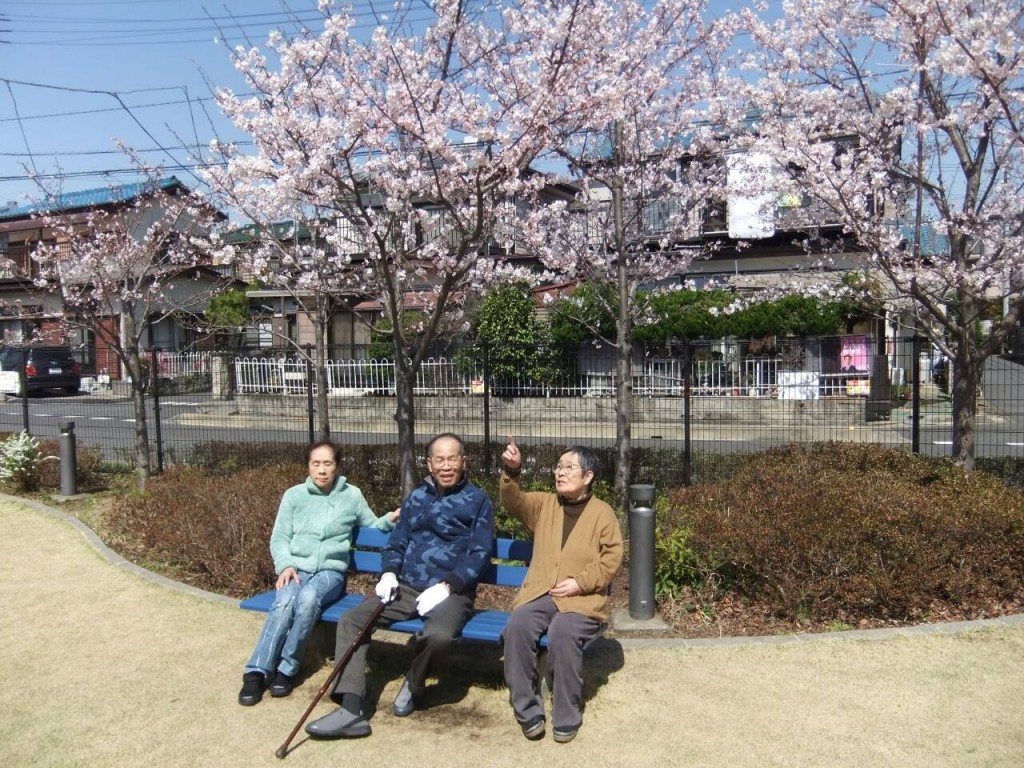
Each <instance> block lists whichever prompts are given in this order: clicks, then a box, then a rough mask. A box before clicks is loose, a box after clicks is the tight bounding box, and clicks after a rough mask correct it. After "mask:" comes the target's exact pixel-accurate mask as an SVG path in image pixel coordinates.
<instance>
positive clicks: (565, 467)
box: [555, 464, 582, 475]
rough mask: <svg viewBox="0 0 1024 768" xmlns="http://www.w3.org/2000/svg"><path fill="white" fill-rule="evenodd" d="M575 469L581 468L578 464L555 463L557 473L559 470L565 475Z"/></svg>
mask: <svg viewBox="0 0 1024 768" xmlns="http://www.w3.org/2000/svg"><path fill="white" fill-rule="evenodd" d="M577 469H582V467H580V465H579V464H556V465H555V474H556V475H557V474H558V473H559V472H564V473H565V474H567V475H571V474H572V473H573V472H575V471H576V470H577Z"/></svg>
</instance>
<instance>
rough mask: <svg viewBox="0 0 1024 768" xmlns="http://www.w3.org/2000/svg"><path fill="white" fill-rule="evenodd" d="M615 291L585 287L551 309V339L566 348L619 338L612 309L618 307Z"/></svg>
mask: <svg viewBox="0 0 1024 768" xmlns="http://www.w3.org/2000/svg"><path fill="white" fill-rule="evenodd" d="M617 304H618V299H617V298H616V295H615V288H614V287H612V286H611V285H607V284H601V283H581V284H580V285H578V286H577V287H576V288H574V289H573V290H572V291H571V292H570V293H569V295H568V296H566V297H564V298H561V299H558V300H557V301H556V302H555V303H554V304H553V306H552V308H551V339H552V341H554V342H555V344H558V345H560V346H562V347H570V346H576V345H578V344H582V343H584V342H586V341H591V340H593V339H601V338H604V339H607V338H613V337H614V336H615V318H614V317H613V315H612V313H611V312H610V311H609V310H608V307H614V306H617Z"/></svg>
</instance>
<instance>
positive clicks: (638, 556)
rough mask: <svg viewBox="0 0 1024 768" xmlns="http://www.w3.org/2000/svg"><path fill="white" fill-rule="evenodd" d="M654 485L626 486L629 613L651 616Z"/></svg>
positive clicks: (634, 616) (641, 617)
mask: <svg viewBox="0 0 1024 768" xmlns="http://www.w3.org/2000/svg"><path fill="white" fill-rule="evenodd" d="M654 608H655V604H654V486H653V485H642V484H636V485H631V486H629V617H630V618H631V619H641V620H643V619H653V618H654Z"/></svg>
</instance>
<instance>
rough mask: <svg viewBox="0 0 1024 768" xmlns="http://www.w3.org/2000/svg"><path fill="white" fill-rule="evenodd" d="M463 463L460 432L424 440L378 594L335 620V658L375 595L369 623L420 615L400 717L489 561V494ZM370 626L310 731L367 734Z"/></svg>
mask: <svg viewBox="0 0 1024 768" xmlns="http://www.w3.org/2000/svg"><path fill="white" fill-rule="evenodd" d="M466 465H467V460H466V453H465V445H464V444H463V442H462V439H461V438H460V437H459V436H458V435H454V434H452V433H450V432H446V433H444V434H440V435H438V436H437V437H435V438H434V439H433V440H431V441H430V443H429V444H428V445H427V467H428V469H429V470H430V476H429V477H428V478H427V479H426V480H425V481H424V482H423V484H422V485H420V486H419V487H418V488H417V489H416V490H414V491H413V492H412V493H411V494H409V496H408V497H407V498H406V500H405V502H404V503H403V504H402V514H401V516H400V517H399V519H398V523H397V525H396V526H395V530H394V531H392V533H391V536H390V538H389V539H388V545H387V549H385V550H384V552H383V555H382V558H381V560H382V565H381V570H382V573H381V577H380V581H379V582H378V583H377V586H376V589H375V590H374V591H375V592H376V594H375V595H373V596H370V597H367V598H366V599H365V600H364V601H363V602H362V603H361V604H360V605H358V606H357V607H355V608H353V609H352V610H351V611H349V612H348V613H346V614H345V615H344V616H343V617H342V619H341V621H340V622H339V623H338V634H337V643H336V650H335V656H336V658H337V657H341V656H342V655H343V654H344V653H345V650H346V649H347V648H348V646H349V645H350V644H351V643H352V641H353V640H354V639H355V637H356V636H357V635H358V634H359V630H360V628H361V627H362V626H363V625H364V624H365V623H366V622H367V621H368V620H369V618H370V615H371V614H372V613H373V612H374V610H376V608H377V606H379V605H380V604H381V602H383V603H384V604H385V608H384V612H383V613H382V614H381V615H380V618H379V619H378V620H377V623H376V625H375V626H378V627H387V626H389V625H390V624H392V623H393V622H396V621H402V620H404V619H410V618H413V617H414V616H416V615H419V616H422V617H423V631H422V632H419V633H418V634H416V636H415V638H414V644H415V656H414V657H413V660H412V666H411V667H410V669H409V672H408V674H407V675H406V677H405V681H404V682H403V683H402V688H401V690H399V692H398V696H396V697H395V702H394V705H393V706H392V711H393V712H394V713H395V715H397V716H398V717H406V716H408V715H411V714H412V713H413V712H414V711H415V709H416V697H417V695H419V694H420V693H421V692H422V690H423V687H424V684H425V682H426V679H427V675H428V673H429V672H430V670H431V668H437V665H436V662H437V660H438V659H439V658H440V657H442V656H443V654H444V653H445V652H446V651H447V649H448V648H449V646H451V644H452V643H453V642H454V640H455V638H457V637H458V636H459V634H460V633H461V632H462V627H463V626H464V625H465V623H466V622H467V621H468V620H469V617H470V613H471V612H472V609H473V599H474V597H475V596H476V586H477V582H478V581H479V579H480V575H481V574H482V573H483V571H484V569H485V568H486V567H487V565H488V563H489V562H490V557H491V547H492V540H493V538H494V508H493V506H492V505H491V499H490V497H489V496H488V495H487V494H486V493H484V492H483V491H482V490H480V489H479V488H477V487H476V486H475V485H473V484H472V483H470V482H469V481H468V480H467V479H466ZM369 634H372V632H371V633H369ZM369 634H368V635H367V637H366V638H365V639H364V640H363V642H362V643H361V644H360V645H359V647H358V648H357V649H356V651H355V653H354V654H353V656H352V660H351V661H350V663H349V665H348V666H347V667H346V668H345V670H344V672H342V674H341V676H340V677H339V679H338V682H337V683H335V686H334V690H333V691H332V693H331V698H332V699H334V700H335V701H336V702H338V703H339V704H340V705H341V706H340V707H339V708H338V709H336V710H335V711H334V712H331V713H330V714H329V715H325V716H324V717H321V718H320V719H319V720H316V721H314V722H312V723H310V724H309V725H307V726H306V731H307V732H308V733H309V734H310V735H312V736H318V737H321V738H356V737H360V736H369V735H370V723H369V721H367V719H366V718H365V716H364V715H363V697H364V696H365V694H366V652H367V649H368V646H369V641H370V637H369Z"/></svg>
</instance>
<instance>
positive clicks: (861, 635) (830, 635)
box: [0, 493, 1024, 650]
mask: <svg viewBox="0 0 1024 768" xmlns="http://www.w3.org/2000/svg"><path fill="white" fill-rule="evenodd" d="M0 501H7V502H10V503H13V504H21V505H23V506H26V507H31V508H32V509H34V510H36V511H37V512H42V513H43V514H46V515H49V516H50V517H54V518H56V519H58V520H61V521H63V522H65V523H68V524H69V525H71V526H72V527H73V528H75V529H76V530H78V532H79V533H81V534H82V536H83V537H85V540H86V541H87V542H89V544H91V545H92V547H93V549H95V550H96V551H97V552H98V553H99V554H100V555H101V556H102V557H103V558H105V559H106V561H107V562H108V563H110V564H111V565H114V566H116V567H118V568H122V569H124V570H126V571H129V572H131V573H134V574H135V575H137V576H140V577H141V578H143V579H146V580H147V581H151V582H153V583H154V584H159V585H160V586H163V587H167V588H169V589H174V590H177V591H178V592H184V593H185V594H188V595H192V596H193V597H198V598H200V599H201V600H209V601H210V602H213V603H219V604H220V605H225V606H229V607H231V608H238V603H239V601H238V600H236V599H235V598H232V597H227V596H226V595H219V594H217V593H216V592H207V591H206V590H204V589H198V588H197V587H193V586H190V585H188V584H183V583H181V582H180V581H174V580H173V579H168V578H167V577H166V576H161V575H160V574H158V573H153V572H152V571H149V570H146V569H145V568H142V567H141V566H138V565H136V564H135V563H132V562H130V561H128V560H126V559H125V558H123V557H122V556H121V555H119V554H118V553H117V552H115V551H114V550H112V549H111V548H110V547H108V546H107V545H106V544H104V543H103V541H102V540H101V539H100V538H99V536H97V535H96V534H95V532H94V531H93V530H92V529H91V528H90V527H89V526H87V525H86V524H85V523H83V522H82V521H81V520H79V519H78V518H77V517H74V516H73V515H69V514H67V513H66V512H61V511H60V510H58V509H54V508H53V507H50V506H48V505H46V504H43V503H42V502H39V501H35V500H33V499H25V498H22V497H21V496H10V495H8V494H5V493H0ZM1022 626H1024V614H1020V613H1017V614H1012V615H1010V616H1000V617H998V618H995V619H977V620H975V621H953V622H948V623H945V624H917V625H915V626H912V627H894V628H891V629H889V628H886V629H851V630H847V631H844V632H819V633H813V632H808V633H806V634H799V635H797V634H789V635H758V636H751V637H743V636H740V637H711V638H682V637H651V638H643V637H616V638H614V639H613V638H608V637H602V638H599V639H597V640H595V641H594V643H593V645H592V647H593V648H594V649H595V650H596V649H598V648H603V647H607V648H611V647H615V646H618V647H620V648H689V649H697V648H726V647H742V646H746V645H795V644H801V643H816V642H834V641H836V640H844V641H845V640H887V639H890V638H895V637H914V636H918V635H948V634H956V633H959V632H973V631H977V630H981V629H993V628H998V627H1022Z"/></svg>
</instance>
